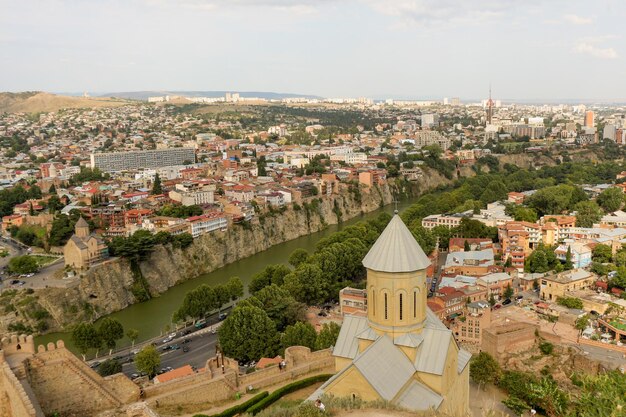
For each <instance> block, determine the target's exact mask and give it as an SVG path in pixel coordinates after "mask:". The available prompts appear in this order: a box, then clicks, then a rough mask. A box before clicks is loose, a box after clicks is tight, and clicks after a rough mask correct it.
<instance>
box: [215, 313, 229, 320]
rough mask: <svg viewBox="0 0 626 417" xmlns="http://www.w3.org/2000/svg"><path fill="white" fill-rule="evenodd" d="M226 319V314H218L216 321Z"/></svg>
mask: <svg viewBox="0 0 626 417" xmlns="http://www.w3.org/2000/svg"><path fill="white" fill-rule="evenodd" d="M226 317H228V313H220V314H219V316H217V319H218V320H219V321H222V320H224V319H225V318H226Z"/></svg>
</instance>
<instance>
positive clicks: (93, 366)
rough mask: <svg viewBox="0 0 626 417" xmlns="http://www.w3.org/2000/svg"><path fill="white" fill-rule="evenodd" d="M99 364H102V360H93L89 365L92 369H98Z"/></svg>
mask: <svg viewBox="0 0 626 417" xmlns="http://www.w3.org/2000/svg"><path fill="white" fill-rule="evenodd" d="M98 366H100V362H98V361H95V362H92V363H91V364H90V365H89V367H90V368H91V369H96V368H97V367H98Z"/></svg>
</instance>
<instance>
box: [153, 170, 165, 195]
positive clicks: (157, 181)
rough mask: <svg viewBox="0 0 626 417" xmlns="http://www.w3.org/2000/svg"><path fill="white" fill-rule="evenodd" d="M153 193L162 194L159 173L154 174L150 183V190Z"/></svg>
mask: <svg viewBox="0 0 626 417" xmlns="http://www.w3.org/2000/svg"><path fill="white" fill-rule="evenodd" d="M151 194H153V195H159V194H163V187H162V186H161V177H159V174H158V173H157V174H154V182H153V183H152V192H151Z"/></svg>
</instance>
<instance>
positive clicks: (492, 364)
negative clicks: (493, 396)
mask: <svg viewBox="0 0 626 417" xmlns="http://www.w3.org/2000/svg"><path fill="white" fill-rule="evenodd" d="M500 374H501V370H500V365H498V362H496V360H495V359H494V358H493V356H491V355H490V354H488V353H487V352H480V353H479V354H478V356H475V357H474V358H472V361H471V362H470V377H471V378H472V379H473V380H474V382H476V383H477V384H478V385H480V386H484V385H485V384H494V383H496V382H498V379H499V377H500Z"/></svg>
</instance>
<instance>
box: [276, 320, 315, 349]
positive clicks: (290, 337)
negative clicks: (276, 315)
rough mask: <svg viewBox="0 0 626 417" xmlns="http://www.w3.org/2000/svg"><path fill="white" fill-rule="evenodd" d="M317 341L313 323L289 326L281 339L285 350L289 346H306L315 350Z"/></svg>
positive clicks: (299, 323)
mask: <svg viewBox="0 0 626 417" xmlns="http://www.w3.org/2000/svg"><path fill="white" fill-rule="evenodd" d="M316 339H317V333H316V332H315V329H314V328H313V325H312V324H311V323H308V322H298V323H295V324H292V325H291V326H287V328H286V329H285V333H283V336H282V338H281V345H282V347H283V349H286V348H288V347H289V346H306V347H308V348H310V349H311V350H313V349H314V348H315V341H316Z"/></svg>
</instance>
